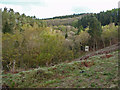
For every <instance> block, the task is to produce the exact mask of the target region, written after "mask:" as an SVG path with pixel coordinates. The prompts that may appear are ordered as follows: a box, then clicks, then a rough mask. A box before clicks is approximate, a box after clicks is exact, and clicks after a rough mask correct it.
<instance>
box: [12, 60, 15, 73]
mask: <svg viewBox="0 0 120 90" xmlns="http://www.w3.org/2000/svg"><path fill="white" fill-rule="evenodd" d="M12 72H13V73H14V72H15V60H14V61H13V69H12Z"/></svg>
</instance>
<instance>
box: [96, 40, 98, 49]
mask: <svg viewBox="0 0 120 90" xmlns="http://www.w3.org/2000/svg"><path fill="white" fill-rule="evenodd" d="M97 49H98V47H97V41H96V50H97Z"/></svg>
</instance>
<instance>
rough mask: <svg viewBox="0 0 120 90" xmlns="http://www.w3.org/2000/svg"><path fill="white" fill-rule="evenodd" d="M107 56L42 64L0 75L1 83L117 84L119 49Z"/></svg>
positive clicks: (105, 86) (25, 84)
mask: <svg viewBox="0 0 120 90" xmlns="http://www.w3.org/2000/svg"><path fill="white" fill-rule="evenodd" d="M110 54H111V55H113V56H112V57H110V58H100V57H101V56H103V55H104V54H103V55H96V56H93V57H91V58H89V59H88V60H87V62H92V64H90V66H89V67H85V66H84V65H83V64H82V63H81V62H83V61H72V62H70V63H61V64H59V65H56V66H52V67H43V68H38V69H34V70H30V71H24V72H20V73H17V74H5V75H3V83H5V84H6V85H8V86H10V87H65V88H67V87H69V88H70V87H80V88H90V87H92V88H94V87H97V88H109V87H111V88H112V87H117V86H118V51H114V52H112V53H110Z"/></svg>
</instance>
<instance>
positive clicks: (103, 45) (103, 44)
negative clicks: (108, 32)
mask: <svg viewBox="0 0 120 90" xmlns="http://www.w3.org/2000/svg"><path fill="white" fill-rule="evenodd" d="M102 41H103V46H104V48H105V42H104V40H102Z"/></svg>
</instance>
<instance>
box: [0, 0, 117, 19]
mask: <svg viewBox="0 0 120 90" xmlns="http://www.w3.org/2000/svg"><path fill="white" fill-rule="evenodd" d="M118 2H119V0H0V8H2V10H3V9H4V7H7V8H8V9H9V8H12V9H13V10H14V11H15V12H19V13H20V14H23V13H25V15H27V16H36V17H37V18H39V19H42V18H51V17H55V16H62V15H71V14H80V13H99V12H100V11H106V10H111V9H114V8H118Z"/></svg>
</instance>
